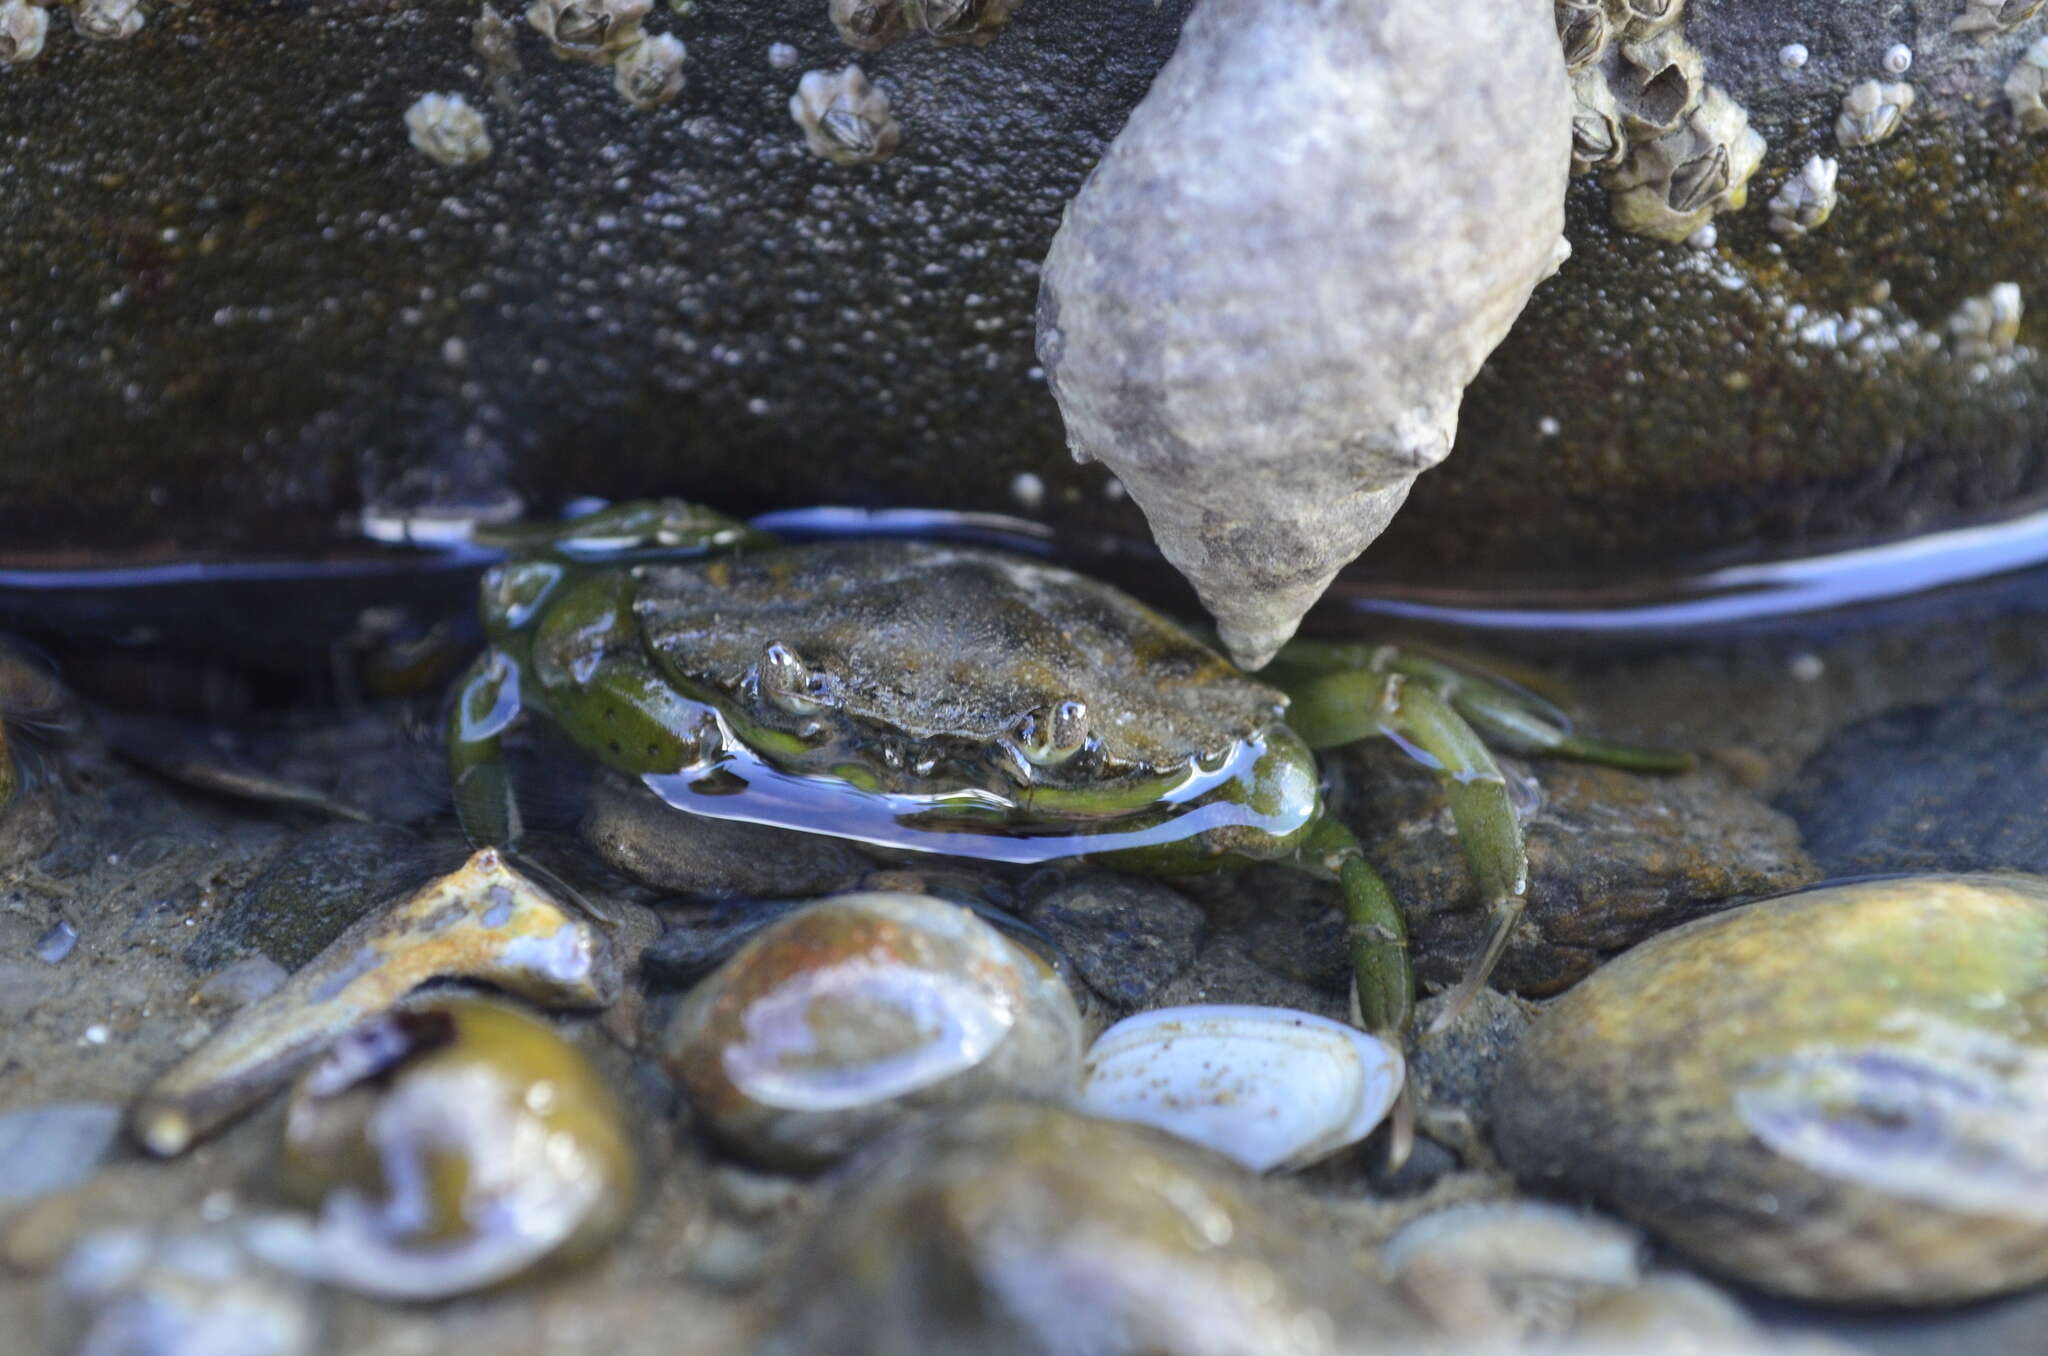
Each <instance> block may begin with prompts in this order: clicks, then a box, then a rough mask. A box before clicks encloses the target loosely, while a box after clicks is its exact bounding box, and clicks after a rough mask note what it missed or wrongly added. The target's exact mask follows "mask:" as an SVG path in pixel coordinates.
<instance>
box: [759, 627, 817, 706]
mask: <svg viewBox="0 0 2048 1356" xmlns="http://www.w3.org/2000/svg"><path fill="white" fill-rule="evenodd" d="M760 674H761V696H762V697H763V698H764V699H766V700H767V702H768V704H769V705H770V706H773V707H775V708H776V709H777V710H780V711H787V712H788V713H789V714H790V715H792V716H814V715H816V714H817V713H818V712H820V711H822V710H824V709H825V708H826V707H828V706H831V705H832V704H833V702H832V697H831V679H830V678H829V677H827V676H826V675H824V674H822V673H816V672H813V671H812V669H811V666H810V665H808V664H806V663H804V661H803V657H802V656H801V655H799V654H798V653H797V652H796V651H795V650H792V649H791V648H790V647H789V646H787V645H784V644H782V643H781V642H779V641H770V642H769V644H768V646H767V648H765V649H764V650H762V651H761V668H760Z"/></svg>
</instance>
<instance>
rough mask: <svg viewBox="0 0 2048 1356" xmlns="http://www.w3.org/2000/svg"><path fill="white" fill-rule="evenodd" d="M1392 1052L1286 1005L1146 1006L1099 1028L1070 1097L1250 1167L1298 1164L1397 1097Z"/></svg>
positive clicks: (1354, 1137)
mask: <svg viewBox="0 0 2048 1356" xmlns="http://www.w3.org/2000/svg"><path fill="white" fill-rule="evenodd" d="M1405 1076H1406V1065H1405V1064H1404V1063H1403V1061H1402V1058H1401V1054H1400V1052H1399V1051H1398V1050H1395V1049H1394V1048H1392V1047H1391V1046H1389V1045H1387V1044H1386V1043H1385V1042H1383V1041H1380V1040H1376V1039H1374V1038H1373V1037H1372V1036H1369V1035H1367V1034H1366V1033H1365V1032H1363V1031H1360V1030H1357V1029H1356V1028H1354V1027H1349V1026H1346V1025H1344V1024H1343V1023H1341V1022H1333V1021H1330V1020H1329V1019H1328V1018H1325V1017H1318V1016H1316V1015H1315V1014H1313V1013H1308V1012H1297V1011H1295V1010H1293V1009H1291V1008H1267V1007H1246V1006H1234V1005H1222V1004H1205V1005H1199V1006H1194V1007H1180V1008H1156V1009H1154V1010H1153V1011H1151V1012H1141V1013H1139V1014H1138V1015H1137V1016H1135V1017H1129V1018H1126V1019H1125V1020H1123V1021H1121V1022H1118V1023H1117V1024H1116V1025H1115V1026H1113V1027H1111V1028H1109V1030H1107V1031H1105V1032H1103V1033H1102V1035H1101V1037H1100V1038H1099V1039H1097V1040H1096V1042H1095V1044H1094V1046H1093V1047H1092V1048H1090V1050H1089V1051H1088V1056H1087V1059H1086V1060H1085V1061H1084V1063H1083V1065H1082V1086H1081V1099H1080V1107H1081V1109H1082V1110H1084V1111H1086V1112H1088V1113H1090V1114H1091V1115H1096V1116H1102V1117H1106V1118H1108V1119H1111V1120H1122V1121H1137V1122H1140V1123H1142V1124H1145V1125H1151V1126H1156V1127H1157V1128H1159V1129H1161V1130H1165V1131H1167V1132H1169V1133H1171V1134H1174V1135H1178V1136H1180V1137H1181V1138H1182V1139H1186V1140H1192V1141H1194V1142H1195V1143H1197V1144H1201V1145H1205V1146H1207V1147H1208V1148H1211V1149H1214V1150H1216V1151H1217V1152H1218V1153H1221V1154H1223V1155H1225V1156H1227V1157H1229V1158H1233V1159H1236V1160H1237V1161H1238V1162H1239V1163H1242V1164H1243V1165H1244V1166H1246V1167H1248V1168H1250V1169H1252V1170H1253V1171H1255V1172H1267V1171H1270V1170H1272V1169H1274V1168H1282V1167H1285V1168H1299V1167H1305V1166H1307V1165H1308V1164H1310V1163H1313V1162H1315V1161H1317V1160H1318V1159H1321V1158H1326V1157H1328V1156H1329V1155H1330V1154H1333V1153H1335V1152H1336V1151H1337V1150H1339V1149H1341V1148H1343V1147H1345V1146H1346V1145H1348V1144H1355V1143H1357V1142H1358V1141H1359V1140H1361V1139H1363V1138H1365V1136H1366V1135H1368V1134H1370V1133H1371V1132H1372V1129H1373V1127H1374V1126H1376V1125H1378V1124H1379V1123H1380V1121H1381V1120H1382V1119H1383V1118H1384V1117H1385V1116H1386V1114H1387V1111H1388V1110H1389V1109H1390V1108H1391V1107H1392V1106H1393V1105H1394V1099H1395V1098H1396V1097H1398V1096H1399V1095H1400V1092H1401V1083H1402V1080H1403V1078H1404V1077H1405Z"/></svg>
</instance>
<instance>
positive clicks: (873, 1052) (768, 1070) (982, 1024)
mask: <svg viewBox="0 0 2048 1356" xmlns="http://www.w3.org/2000/svg"><path fill="white" fill-rule="evenodd" d="M662 1055H663V1058H664V1060H665V1061H666V1063H667V1066H668V1069H669V1072H670V1073H671V1074H672V1075H673V1076H674V1077H675V1079H676V1081H677V1082H678V1084H680V1085H681V1087H682V1088H683V1089H684V1091H685V1093H686V1094H687V1095H688V1096H689V1099H690V1102H691V1104H692V1105H693V1106H694V1107H695V1108H696V1109H697V1110H698V1111H699V1112H701V1113H702V1114H703V1115H704V1117H705V1119H706V1120H707V1122H708V1123H709V1125H710V1127H711V1128H712V1129H713V1130H714V1131H715V1132H716V1133H717V1134H718V1135H719V1136H720V1137H721V1138H722V1139H724V1140H725V1141H726V1142H727V1143H728V1144H729V1145H730V1146H731V1147H732V1148H733V1149H734V1150H735V1151H736V1152H738V1153H741V1154H744V1155H745V1156H747V1157H749V1158H753V1159H756V1160H759V1161H762V1162H766V1163H773V1164H779V1165H788V1166H798V1167H815V1166H818V1165H821V1164H824V1163H827V1162H830V1161H831V1160H833V1159H835V1158H837V1157H839V1156H840V1155H842V1154H844V1153H846V1152H847V1151H848V1150H849V1149H852V1148H853V1147H855V1146H856V1145H858V1144H860V1143H861V1142H862V1141H864V1140H866V1139H868V1138H870V1137H872V1136H873V1135H875V1134H876V1133H878V1132H879V1131H881V1130H884V1129H886V1128H888V1127H889V1126H891V1125H893V1124H894V1123H896V1122H897V1121H899V1120H900V1119H902V1118H903V1117H904V1116H905V1115H906V1114H907V1113H909V1112H911V1111H915V1110H919V1109H926V1108H932V1107H956V1106H962V1105H967V1104H971V1103H974V1102H980V1101H986V1100H989V1099H991V1098H995V1097H1005V1096H1007V1097H1034V1096H1035V1097H1047V1098H1053V1099H1059V1100H1065V1099H1067V1098H1070V1097H1071V1096H1072V1095H1073V1093H1074V1091H1075V1088H1076V1087H1077V1086H1078V1083H1079V1070H1080V1062H1081V1016H1080V1012H1079V1011H1078V1010H1077V1009H1076V1007H1075V1006H1074V999H1073V996H1072V995H1071V994H1070V993H1068V992H1067V989H1066V986H1065V985H1064V984H1062V983H1061V982H1060V980H1059V978H1058V976H1057V975H1056V974H1055V973H1054V972H1053V970H1052V968H1051V967H1050V966H1048V965H1047V964H1046V963H1045V962H1044V961H1043V960H1041V959H1039V958H1038V957H1037V956H1036V955H1034V954H1032V953H1031V952H1029V951H1027V950H1025V949H1024V948H1023V947H1020V946H1018V945H1016V944H1015V943H1013V942H1011V941H1010V940H1008V939H1007V938H1005V937H1004V936H1003V935H1002V934H1001V933H999V932H997V931H996V930H995V929H994V928H992V927H990V926H989V925H988V924H987V923H984V922H982V921H981V919H979V918H977V917H976V916H975V915H974V914H973V913H971V912H969V911H968V910H966V909H963V908H960V907H959V906H957V905H953V904H948V903H946V902H945V901H944V900H939V899H933V898H930V897H928V896H923V895H908V894H888V893H880V892H870V893H863V894H851V895H841V896H838V897H836V898H833V899H828V900H823V901H821V902H819V903H817V904H813V905H811V906H810V907H808V908H806V909H803V910H800V911H799V912H797V913H795V914H792V915H791V916H790V917H788V918H785V919H783V920H782V921H781V922H778V923H776V924H774V925H773V926H771V927H769V928H768V929H766V930H765V931H763V932H762V933H760V934H759V935H758V936H756V937H755V938H754V939H753V940H751V941H749V942H748V943H747V944H746V945H745V946H744V947H742V948H741V949H740V950H739V952H738V953H737V954H736V955H735V956H733V958H732V959H731V960H730V961H728V962H727V963H726V964H725V965H723V966H722V967H720V969H719V970H718V971H717V972H716V973H715V974H713V975H712V976H711V977H710V978H708V979H706V980H705V981H704V982H703V983H702V984H700V985H698V986H697V988H695V989H694V990H692V991H691V993H690V995H689V997H688V998H686V999H685V1000H684V1001H683V1004H682V1006H681V1008H679V1009H678V1010H677V1012H676V1015H675V1018H674V1020H673V1021H672V1022H671V1023H670V1025H669V1027H668V1030H667V1032H666V1034H665V1035H664V1037H663V1042H662Z"/></svg>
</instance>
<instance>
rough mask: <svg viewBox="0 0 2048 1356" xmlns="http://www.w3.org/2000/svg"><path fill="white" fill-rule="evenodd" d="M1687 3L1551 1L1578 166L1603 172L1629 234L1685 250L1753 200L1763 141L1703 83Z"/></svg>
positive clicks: (1732, 105) (1730, 103)
mask: <svg viewBox="0 0 2048 1356" xmlns="http://www.w3.org/2000/svg"><path fill="white" fill-rule="evenodd" d="M1683 12H1684V0H1555V4H1554V14H1555V17H1556V20H1557V32H1558V40H1559V41H1560V42H1561V43H1562V44H1563V45H1564V55H1565V67H1566V69H1567V70H1568V71H1569V72H1570V73H1571V77H1572V166H1573V168H1574V169H1575V170H1576V171H1578V172H1579V173H1591V172H1593V171H1596V170H1598V171H1601V172H1603V173H1604V174H1605V175H1606V178H1605V180H1604V182H1605V184H1606V186H1607V188H1608V190H1609V192H1610V193H1611V194H1612V195H1613V208H1614V219H1615V221H1616V222H1617V223H1619V224H1620V225H1621V226H1622V228H1623V229H1625V230H1630V231H1635V232H1637V233H1639V234H1642V235H1648V236H1652V237H1655V238H1656V239H1659V240H1669V241H1673V242H1676V241H1680V240H1684V239H1685V238H1686V237H1688V236H1690V235H1693V234H1694V233H1695V232H1697V231H1699V230H1700V229H1701V228H1702V227H1704V226H1706V225H1707V224H1708V223H1709V222H1711V221H1712V220H1713V219H1714V214H1715V213H1716V212H1719V211H1722V210H1723V209H1725V208H1733V207H1740V206H1742V205H1743V203H1744V202H1746V201H1747V200H1748V195H1749V190H1748V182H1749V177H1750V176H1751V175H1752V174H1754V173H1755V172H1756V168H1757V166H1758V165H1759V164H1761V163H1762V161H1763V155H1764V139H1763V138H1762V137H1761V136H1759V135H1758V134H1757V133H1756V131H1755V130H1753V129H1752V128H1751V127H1750V125H1749V115H1748V114H1747V113H1746V112H1745V111H1744V110H1743V108H1742V106H1741V105H1740V104H1738V103H1736V102H1735V100H1734V99H1732V98H1730V97H1729V95H1728V93H1727V92H1726V91H1725V90H1723V89H1721V88H1720V87H1719V86H1715V85H1710V84H1708V83H1707V82H1706V77H1705V70H1704V65H1703V63H1702V61H1701V58H1700V54H1699V52H1698V50H1697V49H1695V48H1694V47H1693V46H1692V44H1691V43H1689V42H1687V41H1686V37H1685V29H1684V26H1683V25H1682V24H1681V23H1680V20H1681V18H1682V17H1683Z"/></svg>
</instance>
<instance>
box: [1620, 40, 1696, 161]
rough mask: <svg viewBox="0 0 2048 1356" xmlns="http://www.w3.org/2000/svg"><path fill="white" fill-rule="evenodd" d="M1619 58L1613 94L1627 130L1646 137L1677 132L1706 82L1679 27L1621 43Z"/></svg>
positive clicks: (1694, 53)
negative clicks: (1626, 124)
mask: <svg viewBox="0 0 2048 1356" xmlns="http://www.w3.org/2000/svg"><path fill="white" fill-rule="evenodd" d="M1621 56H1622V70H1621V71H1620V72H1619V73H1618V75H1617V79H1616V81H1615V84H1616V86H1617V88H1616V91H1615V97H1616V99H1617V101H1618V102H1619V103H1620V105H1621V111H1622V114H1623V116H1624V117H1625V118H1626V119H1627V122H1628V127H1629V130H1630V131H1632V132H1635V133H1637V134H1638V135H1646V136H1662V135H1663V134H1664V133H1666V132H1672V131H1676V130H1677V129H1678V126H1679V124H1681V123H1682V122H1684V121H1685V115H1686V114H1687V113H1688V112H1689V111H1690V110H1691V109H1692V108H1693V107H1694V106H1695V104H1696V103H1697V102H1698V100H1699V98H1700V91H1701V89H1702V88H1703V87H1704V85H1705V83H1706V81H1705V75H1704V67H1703V63H1702V62H1701V60H1700V54H1699V51H1698V50H1697V49H1696V48H1694V47H1693V45H1692V44H1691V43H1689V42H1687V41H1686V40H1685V33H1684V32H1683V31H1682V30H1680V29H1676V28H1668V29H1665V30H1664V31H1663V32H1661V33H1658V34H1656V35H1655V36H1654V37H1651V38H1648V39H1646V40H1644V41H1642V42H1629V43H1624V44H1623V45H1622V49H1621Z"/></svg>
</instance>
